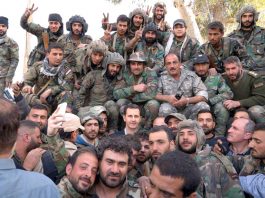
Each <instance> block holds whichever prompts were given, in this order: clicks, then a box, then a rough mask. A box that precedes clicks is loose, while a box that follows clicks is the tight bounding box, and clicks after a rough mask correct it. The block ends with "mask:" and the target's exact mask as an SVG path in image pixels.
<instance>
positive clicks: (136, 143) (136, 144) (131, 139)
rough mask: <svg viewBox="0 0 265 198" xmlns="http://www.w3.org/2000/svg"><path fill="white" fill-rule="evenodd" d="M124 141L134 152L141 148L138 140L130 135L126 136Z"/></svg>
mask: <svg viewBox="0 0 265 198" xmlns="http://www.w3.org/2000/svg"><path fill="white" fill-rule="evenodd" d="M124 138H125V140H126V141H127V143H128V145H129V147H130V148H131V149H133V150H135V151H140V150H141V148H142V145H141V142H140V140H139V139H138V138H137V137H136V136H135V135H132V134H128V135H125V136H124Z"/></svg>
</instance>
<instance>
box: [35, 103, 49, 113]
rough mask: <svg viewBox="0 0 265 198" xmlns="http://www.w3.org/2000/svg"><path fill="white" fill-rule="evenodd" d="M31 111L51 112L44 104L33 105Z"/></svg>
mask: <svg viewBox="0 0 265 198" xmlns="http://www.w3.org/2000/svg"><path fill="white" fill-rule="evenodd" d="M31 109H38V110H45V111H47V113H48V112H49V109H48V107H47V106H46V105H44V104H34V105H32V107H31Z"/></svg>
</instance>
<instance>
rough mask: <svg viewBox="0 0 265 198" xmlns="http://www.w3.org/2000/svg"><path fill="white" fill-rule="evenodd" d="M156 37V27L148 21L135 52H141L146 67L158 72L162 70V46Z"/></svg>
mask: <svg viewBox="0 0 265 198" xmlns="http://www.w3.org/2000/svg"><path fill="white" fill-rule="evenodd" d="M157 37H158V32H157V27H156V26H155V24H153V23H149V24H148V25H146V26H145V28H144V31H143V39H142V41H141V42H139V43H138V44H137V45H136V48H135V52H139V53H142V54H143V55H144V56H145V58H146V63H147V64H146V67H148V68H150V69H152V70H154V71H156V73H157V74H159V73H160V72H162V71H163V70H164V59H163V57H164V48H163V46H162V45H161V44H159V43H158V41H157Z"/></svg>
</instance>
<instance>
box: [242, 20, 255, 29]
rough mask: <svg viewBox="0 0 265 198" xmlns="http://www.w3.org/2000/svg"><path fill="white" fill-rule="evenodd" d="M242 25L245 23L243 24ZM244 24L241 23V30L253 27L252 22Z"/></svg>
mask: <svg viewBox="0 0 265 198" xmlns="http://www.w3.org/2000/svg"><path fill="white" fill-rule="evenodd" d="M244 23H246V22H244ZM244 23H242V22H241V27H243V28H250V27H252V26H254V21H251V22H250V21H248V23H249V25H246V24H244Z"/></svg>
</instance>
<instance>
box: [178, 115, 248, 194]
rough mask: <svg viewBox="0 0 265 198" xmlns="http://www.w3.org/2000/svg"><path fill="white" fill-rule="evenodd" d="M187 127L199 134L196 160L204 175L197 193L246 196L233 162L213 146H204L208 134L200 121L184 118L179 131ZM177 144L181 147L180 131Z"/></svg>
mask: <svg viewBox="0 0 265 198" xmlns="http://www.w3.org/2000/svg"><path fill="white" fill-rule="evenodd" d="M185 128H189V129H191V130H193V131H194V132H195V133H196V136H197V145H196V155H195V160H196V162H197V164H198V167H199V169H200V171H201V177H202V180H201V184H200V186H199V188H198V189H197V193H198V194H199V195H200V196H201V197H218V198H219V197H220V198H221V197H244V194H243V192H242V190H241V188H240V185H239V181H238V179H237V173H236V170H235V168H234V167H233V164H232V163H231V162H230V161H229V160H228V159H227V158H226V157H225V156H224V155H218V154H216V153H214V152H212V151H211V147H206V148H203V147H204V145H205V141H206V136H205V134H204V131H203V129H202V128H201V127H200V125H199V123H198V122H197V121H193V120H184V121H182V122H180V123H179V125H178V131H180V130H181V129H185ZM176 145H177V147H179V133H177V136H176Z"/></svg>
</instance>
